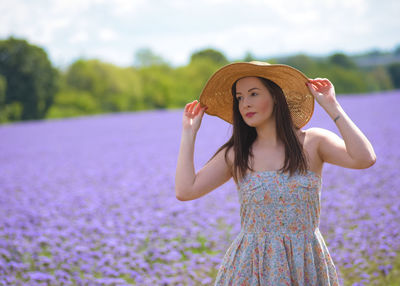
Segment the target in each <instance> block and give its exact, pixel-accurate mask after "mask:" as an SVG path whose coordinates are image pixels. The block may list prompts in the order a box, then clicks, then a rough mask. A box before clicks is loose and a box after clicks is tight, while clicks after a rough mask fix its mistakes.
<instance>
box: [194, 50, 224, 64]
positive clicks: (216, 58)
mask: <svg viewBox="0 0 400 286" xmlns="http://www.w3.org/2000/svg"><path fill="white" fill-rule="evenodd" d="M203 60H206V61H207V60H210V61H211V62H213V63H215V64H218V65H225V64H227V63H228V60H227V58H226V57H225V55H224V54H223V53H222V52H220V51H217V50H215V49H211V48H209V49H204V50H200V51H197V52H195V53H193V54H192V56H191V57H190V63H193V62H196V61H203Z"/></svg>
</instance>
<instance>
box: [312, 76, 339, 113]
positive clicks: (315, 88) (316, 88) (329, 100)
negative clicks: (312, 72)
mask: <svg viewBox="0 0 400 286" xmlns="http://www.w3.org/2000/svg"><path fill="white" fill-rule="evenodd" d="M307 86H308V89H309V90H310V91H311V93H312V94H313V96H314V98H315V99H316V100H317V102H318V103H319V104H320V105H321V106H322V107H329V106H331V105H335V104H337V100H336V94H335V88H334V86H333V84H332V83H331V82H330V81H329V80H328V79H326V78H316V79H311V78H309V79H308V82H307Z"/></svg>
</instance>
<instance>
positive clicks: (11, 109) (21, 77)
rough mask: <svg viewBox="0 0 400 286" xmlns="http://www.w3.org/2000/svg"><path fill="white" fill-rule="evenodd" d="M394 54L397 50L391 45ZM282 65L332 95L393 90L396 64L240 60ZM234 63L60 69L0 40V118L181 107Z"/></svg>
mask: <svg viewBox="0 0 400 286" xmlns="http://www.w3.org/2000/svg"><path fill="white" fill-rule="evenodd" d="M395 54H400V49H399V48H398V49H396V50H395ZM251 60H261V61H267V62H269V63H279V64H287V65H290V66H293V67H295V68H297V69H299V70H301V71H302V72H303V73H304V74H306V75H307V76H308V77H310V78H315V77H325V78H329V79H330V80H331V81H332V82H333V83H334V85H335V89H336V92H337V93H338V94H346V93H352V94H354V93H366V92H373V91H383V90H390V89H394V88H399V87H400V62H394V63H393V62H392V63H390V64H386V65H375V66H369V67H360V66H358V65H357V64H356V63H355V61H354V60H353V58H352V57H349V56H347V55H346V54H344V53H334V54H332V55H330V56H327V57H323V58H315V57H311V56H308V55H305V54H297V55H293V56H288V57H285V58H267V59H259V58H255V57H254V56H252V55H251V54H250V53H247V54H246V55H245V56H244V58H243V59H237V60H234V61H251ZM234 61H229V60H228V59H227V58H226V56H225V55H224V54H223V53H222V52H221V51H218V50H215V49H211V48H208V49H203V50H199V51H195V52H194V53H193V54H192V55H191V57H190V61H189V63H188V64H187V65H184V66H178V67H173V66H171V65H170V64H168V63H167V62H166V61H165V60H164V59H162V58H161V57H160V56H157V55H156V54H154V53H153V52H152V51H151V50H150V49H147V48H144V49H141V50H139V51H137V52H136V54H135V62H134V64H133V65H132V66H131V67H119V66H116V65H113V64H110V63H106V62H102V61H100V60H98V59H79V60H76V61H75V62H73V63H72V64H71V65H69V66H68V67H67V68H66V69H65V70H60V69H57V68H55V67H53V65H52V63H51V62H50V60H49V59H48V56H47V54H46V52H45V51H44V49H42V48H41V47H38V46H35V45H32V44H30V43H28V42H27V41H26V40H24V39H16V38H13V37H10V38H8V39H5V40H0V123H5V122H13V121H23V120H35V119H46V118H63V117H73V116H81V115H89V114H99V113H109V112H128V111H138V110H149V109H173V108H183V107H184V105H185V104H186V103H187V102H189V101H192V100H193V99H196V98H198V97H199V94H200V92H201V90H202V88H203V86H204V84H205V83H206V81H207V80H208V78H209V77H210V76H211V75H212V74H213V73H214V72H215V71H216V70H217V69H218V68H220V67H222V66H224V65H226V64H228V63H230V62H234Z"/></svg>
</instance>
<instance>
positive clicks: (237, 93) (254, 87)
mask: <svg viewBox="0 0 400 286" xmlns="http://www.w3.org/2000/svg"><path fill="white" fill-rule="evenodd" d="M254 89H259V88H258V87H253V88H250V89H249V90H248V91H247V92H250V91H252V90H254ZM236 94H242V93H241V92H236Z"/></svg>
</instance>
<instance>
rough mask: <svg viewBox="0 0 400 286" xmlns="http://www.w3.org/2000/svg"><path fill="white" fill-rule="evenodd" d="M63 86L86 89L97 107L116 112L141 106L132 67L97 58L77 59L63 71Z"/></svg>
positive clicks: (141, 107) (134, 72) (138, 83)
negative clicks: (121, 66)
mask: <svg viewBox="0 0 400 286" xmlns="http://www.w3.org/2000/svg"><path fill="white" fill-rule="evenodd" d="M65 82H66V86H68V88H70V89H72V90H77V91H84V92H87V93H89V94H90V95H91V96H92V97H93V99H94V100H95V101H96V102H98V106H99V110H98V111H103V112H104V111H106V112H118V111H129V110H140V109H143V107H144V106H143V103H142V101H143V99H142V97H143V90H142V89H143V88H142V82H141V79H140V75H139V74H138V73H137V72H136V71H135V70H134V69H132V68H120V67H117V66H114V65H112V64H108V63H103V62H100V61H99V60H82V59H81V60H78V61H76V62H75V63H73V64H72V65H71V66H70V68H69V69H68V71H67V72H66V75H65Z"/></svg>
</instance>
